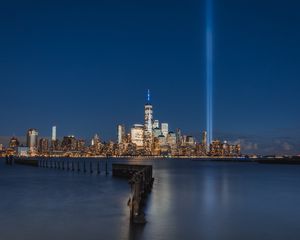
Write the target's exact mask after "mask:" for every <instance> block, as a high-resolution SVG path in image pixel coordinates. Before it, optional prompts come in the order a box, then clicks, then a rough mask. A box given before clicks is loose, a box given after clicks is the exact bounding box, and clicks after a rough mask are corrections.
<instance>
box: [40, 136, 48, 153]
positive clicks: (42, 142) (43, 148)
mask: <svg viewBox="0 0 300 240" xmlns="http://www.w3.org/2000/svg"><path fill="white" fill-rule="evenodd" d="M48 151H49V140H48V139H47V138H41V139H40V140H39V153H42V154H45V153H47V152H48Z"/></svg>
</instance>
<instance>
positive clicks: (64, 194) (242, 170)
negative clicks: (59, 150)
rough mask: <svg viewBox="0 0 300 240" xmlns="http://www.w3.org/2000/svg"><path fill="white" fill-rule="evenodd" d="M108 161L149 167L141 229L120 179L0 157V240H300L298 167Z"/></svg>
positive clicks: (231, 163)
mask: <svg viewBox="0 0 300 240" xmlns="http://www.w3.org/2000/svg"><path fill="white" fill-rule="evenodd" d="M101 161H105V160H101ZM111 162H125V163H133V164H137V163H141V164H152V165H153V171H154V172H153V173H154V177H155V182H154V185H153V190H152V192H151V194H150V195H149V196H148V199H147V204H146V206H145V209H144V211H145V214H146V219H147V224H146V225H145V226H135V227H133V226H130V224H129V208H128V207H127V201H128V198H129V195H130V186H129V185H128V182H127V181H126V180H124V179H118V178H113V177H112V176H111V174H110V175H108V176H106V175H105V173H104V172H103V171H102V172H101V174H100V175H96V174H95V173H94V174H93V175H90V174H88V173H86V174H84V173H82V172H80V173H77V172H71V171H63V170H57V169H48V168H35V167H29V166H17V165H14V166H7V165H5V164H4V161H3V159H2V160H1V161H0V239H1V240H14V239H20V240H21V239H22V240H27V239H28V240H41V239H45V240H48V239H49V240H54V239H55V240H57V239H64V240H65V239H72V240H79V239H80V240H81V239H82V240H83V239H88V240H89V239H91V240H93V239H95V240H99V239H107V240H114V239H124V240H125V239H137V240H139V239H141V240H160V239H161V240H165V239H172V240H177V239H178V240H182V239H191V240H192V239H203V240H206V239H209V240H210V239H216V240H217V239H218V240H219V239H230V240H234V239H237V240H241V239H243V240H248V239H249V240H253V239H270V240H276V239H278V240H282V239H289V240H293V239H295V240H299V239H300V227H299V223H300V166H293V165H271V164H270V165H269V164H257V163H251V162H245V163H235V162H207V161H205V162H203V161H192V160H189V159H184V160H180V159H155V160H138V159H135V160H134V159H133V160H116V159H114V160H109V163H111ZM103 163H104V162H102V166H103Z"/></svg>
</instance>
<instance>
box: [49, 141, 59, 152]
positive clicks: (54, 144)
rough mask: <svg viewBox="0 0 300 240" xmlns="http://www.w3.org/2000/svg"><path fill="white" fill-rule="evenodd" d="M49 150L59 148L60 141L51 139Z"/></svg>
mask: <svg viewBox="0 0 300 240" xmlns="http://www.w3.org/2000/svg"><path fill="white" fill-rule="evenodd" d="M50 150H51V151H52V152H54V151H60V150H61V144H60V141H59V140H58V139H56V140H55V141H53V140H51V144H50Z"/></svg>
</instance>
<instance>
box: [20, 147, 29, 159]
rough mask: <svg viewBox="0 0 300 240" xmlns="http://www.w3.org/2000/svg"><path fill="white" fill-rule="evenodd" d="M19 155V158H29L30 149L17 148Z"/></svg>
mask: <svg viewBox="0 0 300 240" xmlns="http://www.w3.org/2000/svg"><path fill="white" fill-rule="evenodd" d="M17 155H18V156H19V157H28V155H29V148H28V147H17Z"/></svg>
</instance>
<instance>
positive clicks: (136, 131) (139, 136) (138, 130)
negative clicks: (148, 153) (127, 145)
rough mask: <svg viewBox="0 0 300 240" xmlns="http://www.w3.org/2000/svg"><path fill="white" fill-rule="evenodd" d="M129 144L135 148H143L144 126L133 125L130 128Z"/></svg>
mask: <svg viewBox="0 0 300 240" xmlns="http://www.w3.org/2000/svg"><path fill="white" fill-rule="evenodd" d="M131 142H132V143H134V144H135V145H136V147H137V148H143V147H144V125H142V124H134V125H133V127H132V128H131Z"/></svg>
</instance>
